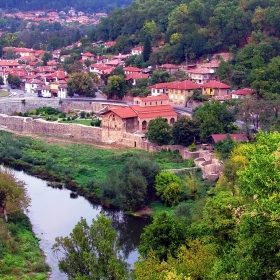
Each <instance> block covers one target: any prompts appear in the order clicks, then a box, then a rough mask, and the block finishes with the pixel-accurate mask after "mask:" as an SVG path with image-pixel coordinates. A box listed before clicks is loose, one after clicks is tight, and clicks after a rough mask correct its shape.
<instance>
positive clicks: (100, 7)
mask: <svg viewBox="0 0 280 280" xmlns="http://www.w3.org/2000/svg"><path fill="white" fill-rule="evenodd" d="M130 3H131V0H116V1H110V0H59V1H43V0H27V1H24V0H7V1H1V2H0V8H2V9H18V10H20V11H36V10H58V11H64V10H65V11H68V10H69V9H70V8H74V9H75V10H77V11H84V12H91V13H97V12H107V13H108V12H110V11H112V10H114V9H115V8H117V7H122V6H127V5H129V4H130Z"/></svg>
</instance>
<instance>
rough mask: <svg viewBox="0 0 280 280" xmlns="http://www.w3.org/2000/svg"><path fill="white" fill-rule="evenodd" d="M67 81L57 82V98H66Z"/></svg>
mask: <svg viewBox="0 0 280 280" xmlns="http://www.w3.org/2000/svg"><path fill="white" fill-rule="evenodd" d="M67 88H68V87H67V83H59V84H58V93H57V95H58V97H59V98H66V96H67V93H68V90H67Z"/></svg>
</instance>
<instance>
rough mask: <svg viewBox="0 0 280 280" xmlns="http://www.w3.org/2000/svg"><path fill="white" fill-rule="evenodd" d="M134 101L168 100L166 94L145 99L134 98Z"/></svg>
mask: <svg viewBox="0 0 280 280" xmlns="http://www.w3.org/2000/svg"><path fill="white" fill-rule="evenodd" d="M135 98H136V99H141V101H143V102H150V101H158V100H168V96H167V95H166V94H162V95H157V96H147V97H135Z"/></svg>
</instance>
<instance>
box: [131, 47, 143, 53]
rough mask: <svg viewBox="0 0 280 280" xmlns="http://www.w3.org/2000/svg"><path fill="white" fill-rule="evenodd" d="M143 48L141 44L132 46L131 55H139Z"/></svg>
mask: <svg viewBox="0 0 280 280" xmlns="http://www.w3.org/2000/svg"><path fill="white" fill-rule="evenodd" d="M143 49H144V47H143V46H139V47H134V48H132V49H131V55H140V54H141V53H142V52H143Z"/></svg>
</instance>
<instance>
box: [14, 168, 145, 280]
mask: <svg viewBox="0 0 280 280" xmlns="http://www.w3.org/2000/svg"><path fill="white" fill-rule="evenodd" d="M14 172H15V174H16V176H17V178H18V179H20V180H22V181H24V182H25V183H26V188H27V190H28V194H29V197H30V198H31V205H30V207H29V211H28V213H27V215H28V217H29V218H30V221H31V223H32V225H33V231H34V233H35V235H36V237H38V238H40V239H41V241H40V247H41V249H42V250H43V251H44V253H45V255H46V261H47V263H48V264H49V265H50V266H51V269H52V274H51V277H50V279H53V280H59V279H61V280H65V279H67V276H66V275H65V274H63V273H61V272H60V271H59V269H58V266H57V259H56V257H55V255H53V253H52V250H51V248H52V245H53V244H54V243H55V238H56V237H57V236H63V237H65V236H68V235H69V233H70V232H71V231H72V229H73V228H74V226H75V225H76V224H77V223H78V221H80V219H81V217H83V218H85V219H86V220H87V222H88V223H89V224H91V221H92V219H93V218H95V217H96V215H98V214H100V213H104V214H105V215H106V216H108V217H110V218H112V220H113V227H114V228H115V229H116V230H117V232H118V236H119V238H120V243H121V246H122V252H123V254H124V256H125V258H126V261H127V262H128V263H129V264H130V265H131V266H133V264H134V263H135V261H137V259H138V256H139V254H138V251H137V246H138V244H139V240H140V234H141V233H142V232H143V228H144V226H145V225H147V224H148V221H146V220H143V219H140V218H136V217H132V216H128V215H124V214H123V213H122V212H119V211H107V210H106V211H104V209H102V207H101V206H99V205H93V204H91V203H89V202H88V201H87V200H86V199H85V198H83V197H81V196H78V197H77V198H75V199H72V198H70V191H68V190H66V189H62V190H60V189H54V188H51V187H48V186H47V182H46V181H44V180H41V179H38V178H36V177H33V176H29V175H27V174H26V173H24V172H22V171H14Z"/></svg>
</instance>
